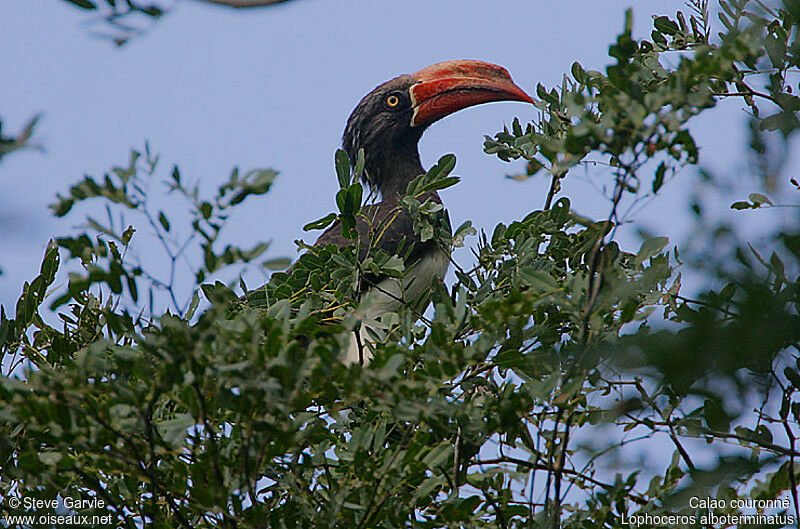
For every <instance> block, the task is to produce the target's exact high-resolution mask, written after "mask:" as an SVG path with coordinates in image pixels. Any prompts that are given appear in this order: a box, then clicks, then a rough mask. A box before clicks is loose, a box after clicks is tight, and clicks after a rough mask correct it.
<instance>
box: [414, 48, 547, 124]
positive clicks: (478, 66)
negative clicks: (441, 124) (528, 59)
mask: <svg viewBox="0 0 800 529" xmlns="http://www.w3.org/2000/svg"><path fill="white" fill-rule="evenodd" d="M412 77H413V79H414V84H412V85H411V87H410V88H409V95H410V96H411V105H412V107H413V114H412V116H411V126H413V127H418V126H423V125H425V126H426V125H430V124H431V123H433V122H434V121H437V120H439V119H441V118H443V117H445V116H447V115H449V114H452V113H453V112H456V111H458V110H461V109H463V108H467V107H471V106H473V105H480V104H481V103H489V102H491V101H521V102H524V103H531V104H533V99H531V97H530V96H529V95H528V94H526V93H525V91H524V90H522V88H520V87H518V86H517V85H515V84H514V81H512V80H511V76H510V75H509V73H508V71H507V70H506V69H505V68H503V67H502V66H497V65H496V64H491V63H488V62H483V61H474V60H457V61H447V62H440V63H438V64H434V65H432V66H428V67H427V68H423V69H422V70H420V71H418V72H417V73H415V74H413V76H412Z"/></svg>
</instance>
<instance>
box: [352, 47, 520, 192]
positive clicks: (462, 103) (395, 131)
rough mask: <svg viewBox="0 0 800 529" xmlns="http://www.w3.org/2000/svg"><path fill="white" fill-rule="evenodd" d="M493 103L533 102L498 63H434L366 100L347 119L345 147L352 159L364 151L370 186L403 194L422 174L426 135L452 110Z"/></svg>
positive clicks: (365, 97)
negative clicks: (421, 145)
mask: <svg viewBox="0 0 800 529" xmlns="http://www.w3.org/2000/svg"><path fill="white" fill-rule="evenodd" d="M491 101H522V102H525V103H533V99H531V97H530V96H529V95H528V94H526V93H525V92H524V91H523V90H522V89H521V88H519V87H518V86H517V85H515V84H514V82H513V81H512V80H511V76H510V75H509V74H508V71H507V70H506V69H505V68H503V67H501V66H497V65H496V64H491V63H487V62H483V61H474V60H457V61H447V62H441V63H438V64H434V65H432V66H428V67H427V68H423V69H422V70H420V71H418V72H416V73H413V74H406V75H401V76H399V77H395V78H394V79H392V80H390V81H387V82H385V83H383V84H381V85H380V86H378V87H377V88H375V89H374V90H372V91H371V92H370V93H369V94H367V95H366V96H364V98H363V99H362V100H361V101H360V102H359V103H358V105H357V106H356V108H355V110H353V113H352V114H351V115H350V118H349V119H348V120H347V126H346V127H345V131H344V135H343V137H342V144H343V148H344V149H345V151H347V153H348V155H349V156H350V159H351V160H355V159H356V156H357V155H358V151H359V149H364V157H365V165H364V174H363V179H364V181H365V183H366V184H367V185H369V186H371V187H373V188H377V189H378V190H379V191H380V192H381V193H382V194H383V195H384V196H386V193H387V192H391V191H397V192H403V191H404V190H405V185H406V184H407V183H408V182H409V181H410V180H411V179H412V178H414V177H416V176H417V175H419V174H420V173H421V172H423V170H422V165H421V164H420V161H419V151H418V149H417V143H418V142H419V139H420V137H421V136H422V133H423V131H424V130H425V129H426V128H427V127H428V126H430V125H431V124H432V123H434V122H436V121H438V120H440V119H441V118H443V117H445V116H448V115H450V114H452V113H453V112H456V111H458V110H461V109H464V108H467V107H471V106H474V105H480V104H482V103H489V102H491Z"/></svg>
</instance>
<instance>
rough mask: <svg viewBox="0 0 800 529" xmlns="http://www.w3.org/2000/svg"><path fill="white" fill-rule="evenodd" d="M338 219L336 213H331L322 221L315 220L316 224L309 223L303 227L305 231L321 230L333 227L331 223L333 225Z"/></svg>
mask: <svg viewBox="0 0 800 529" xmlns="http://www.w3.org/2000/svg"><path fill="white" fill-rule="evenodd" d="M337 196H338V195H337ZM336 217H338V215H337V214H336V213H329V214H327V215H325V216H324V217H322V218H321V219H318V220H315V221H314V222H309V223H308V224H306V225H305V226H303V231H311V230H321V229H323V228H327V227H328V226H330V225H331V223H333V221H335V220H336Z"/></svg>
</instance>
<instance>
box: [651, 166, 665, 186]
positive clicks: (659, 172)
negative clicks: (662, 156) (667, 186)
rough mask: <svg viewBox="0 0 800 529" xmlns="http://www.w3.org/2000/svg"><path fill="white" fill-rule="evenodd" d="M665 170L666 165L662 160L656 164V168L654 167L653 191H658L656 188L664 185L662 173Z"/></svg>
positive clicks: (663, 173)
mask: <svg viewBox="0 0 800 529" xmlns="http://www.w3.org/2000/svg"><path fill="white" fill-rule="evenodd" d="M666 172H667V166H666V164H665V163H664V162H661V163H660V164H658V169H656V176H655V178H654V179H653V193H658V190H659V189H661V186H663V185H664V175H665V174H666Z"/></svg>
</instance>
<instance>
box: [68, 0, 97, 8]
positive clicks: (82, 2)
mask: <svg viewBox="0 0 800 529" xmlns="http://www.w3.org/2000/svg"><path fill="white" fill-rule="evenodd" d="M67 2H69V3H71V4H75V5H76V6H78V7H80V8H83V9H97V6H96V5H95V4H94V2H91V1H90V0H67Z"/></svg>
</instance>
